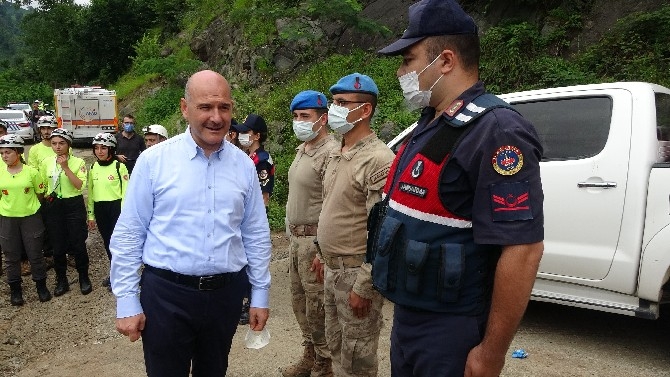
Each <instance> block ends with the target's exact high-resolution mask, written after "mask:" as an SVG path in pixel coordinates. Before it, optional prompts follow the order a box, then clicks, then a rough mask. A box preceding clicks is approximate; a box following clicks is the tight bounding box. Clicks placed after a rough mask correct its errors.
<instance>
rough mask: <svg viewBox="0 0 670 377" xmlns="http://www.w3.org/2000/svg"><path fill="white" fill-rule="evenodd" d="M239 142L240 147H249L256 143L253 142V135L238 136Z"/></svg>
mask: <svg viewBox="0 0 670 377" xmlns="http://www.w3.org/2000/svg"><path fill="white" fill-rule="evenodd" d="M237 141H239V142H240V145H241V146H243V147H248V146H250V145H251V144H253V143H254V142H253V141H251V135H250V134H239V135H238V136H237Z"/></svg>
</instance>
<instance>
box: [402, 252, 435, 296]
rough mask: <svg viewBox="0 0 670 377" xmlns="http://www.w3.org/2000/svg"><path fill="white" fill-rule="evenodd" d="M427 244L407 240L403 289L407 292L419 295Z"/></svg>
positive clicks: (426, 257) (426, 255)
mask: <svg viewBox="0 0 670 377" xmlns="http://www.w3.org/2000/svg"><path fill="white" fill-rule="evenodd" d="M428 252H429V250H428V244H427V243H423V242H419V241H414V240H409V241H408V242H407V248H406V249H405V268H406V269H407V274H406V276H405V289H406V290H407V292H410V293H414V294H419V293H420V291H421V277H422V275H423V266H424V264H425V263H426V260H427V259H428Z"/></svg>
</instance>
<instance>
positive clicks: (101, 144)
mask: <svg viewBox="0 0 670 377" xmlns="http://www.w3.org/2000/svg"><path fill="white" fill-rule="evenodd" d="M93 154H94V155H95V157H96V158H97V161H96V162H94V163H93V164H92V165H91V169H89V171H88V181H87V182H88V230H93V229H95V228H96V225H97V228H98V231H99V232H100V236H101V237H102V241H103V243H104V244H105V251H106V252H107V258H109V260H110V261H111V260H112V254H111V253H110V252H109V241H110V239H111V238H112V232H114V226H115V225H116V220H118V218H119V215H121V201H122V200H123V196H124V195H125V193H126V186H127V185H128V168H126V165H125V164H123V163H121V162H119V161H118V160H117V159H116V137H114V135H112V134H110V133H107V132H102V133H99V134H97V135H95V137H94V138H93ZM103 286H105V287H108V288H109V287H110V285H109V276H107V278H106V279H105V281H104V282H103Z"/></svg>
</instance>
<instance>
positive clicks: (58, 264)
mask: <svg viewBox="0 0 670 377" xmlns="http://www.w3.org/2000/svg"><path fill="white" fill-rule="evenodd" d="M54 270H56V288H54V296H56V297H58V296H62V295H64V294H65V293H66V292H67V291H69V290H70V283H69V282H68V281H67V257H66V256H65V254H62V255H54Z"/></svg>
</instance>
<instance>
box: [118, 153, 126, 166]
mask: <svg viewBox="0 0 670 377" xmlns="http://www.w3.org/2000/svg"><path fill="white" fill-rule="evenodd" d="M116 158H117V159H118V160H119V161H121V162H123V163H124V164H125V163H126V162H128V160H127V159H126V156H125V155H122V154H117V155H116Z"/></svg>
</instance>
